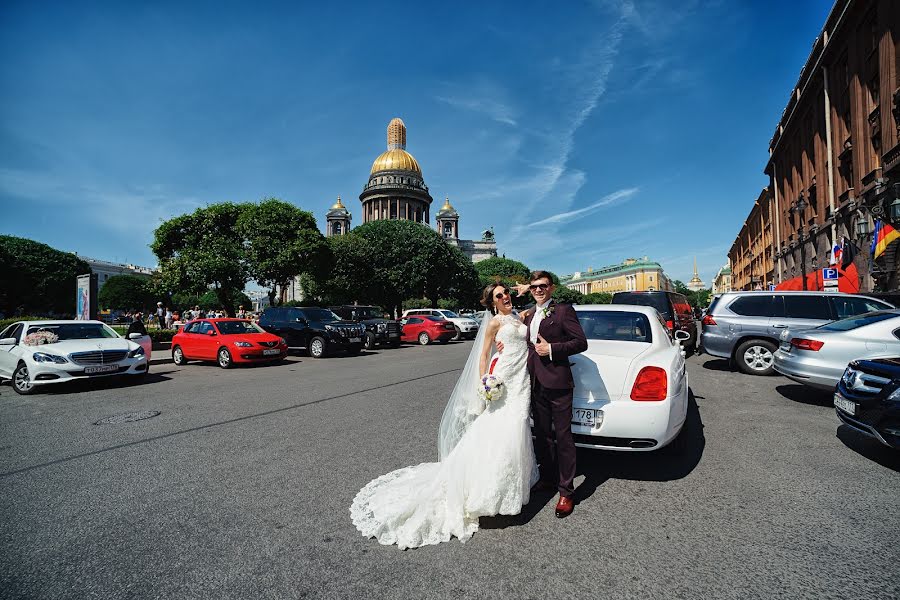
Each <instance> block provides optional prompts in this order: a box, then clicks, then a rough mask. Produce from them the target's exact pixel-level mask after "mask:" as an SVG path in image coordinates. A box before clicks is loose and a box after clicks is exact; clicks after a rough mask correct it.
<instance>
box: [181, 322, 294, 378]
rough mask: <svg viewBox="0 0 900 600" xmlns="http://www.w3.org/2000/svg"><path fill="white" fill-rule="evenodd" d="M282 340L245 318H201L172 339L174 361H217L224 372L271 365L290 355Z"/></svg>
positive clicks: (186, 326)
mask: <svg viewBox="0 0 900 600" xmlns="http://www.w3.org/2000/svg"><path fill="white" fill-rule="evenodd" d="M287 351H288V347H287V343H286V342H285V341H284V339H283V338H281V337H279V336H277V335H273V334H271V333H267V332H266V331H264V330H263V329H262V328H261V327H259V326H258V325H255V324H254V323H251V322H250V321H248V320H246V319H198V320H196V321H191V322H189V323H186V324H185V325H184V327H183V328H182V329H181V330H180V331H179V332H178V333H176V334H175V335H174V336H173V337H172V361H173V362H174V363H175V364H176V365H184V364H187V361H189V360H214V361H216V362H217V363H219V366H220V367H222V368H223V369H229V368H231V367H232V366H234V365H235V364H240V363H255V362H272V361H276V360H281V359H282V358H284V357H285V356H287Z"/></svg>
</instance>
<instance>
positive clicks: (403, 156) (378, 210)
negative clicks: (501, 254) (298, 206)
mask: <svg viewBox="0 0 900 600" xmlns="http://www.w3.org/2000/svg"><path fill="white" fill-rule="evenodd" d="M359 201H360V202H361V203H362V213H363V216H362V219H363V223H368V222H369V221H377V220H379V219H399V220H407V221H415V222H417V223H422V224H423V225H426V226H429V225H430V222H431V203H432V198H431V194H430V193H429V192H428V186H427V185H425V179H424V177H423V176H422V168H421V167H420V166H419V162H418V161H417V160H416V159H415V157H413V155H412V154H410V153H409V152H407V150H406V125H405V124H404V123H403V121H402V120H401V119H396V118H395V119H392V120H391V122H390V123H389V124H388V128H387V150H386V151H384V152H382V153H381V154H380V155H379V156H378V157H377V158H376V159H375V162H373V163H372V169H371V170H370V171H369V179H368V181H367V182H366V185H365V187H364V188H363V191H362V193H361V194H360V195H359ZM326 220H327V235H329V236H332V235H343V234H345V233H347V232H349V231H350V213H349V212H348V211H347V209H346V207H345V206H344V205H343V204H342V203H341V199H340V198H338V201H337V202H336V203H335V204H334V205H333V206H332V207H331V209H330V210H329V211H328V213H327V215H326ZM435 227H436V229H437V231H438V233H439V234H440V235H441V237H443V238H444V239H445V240H446V241H447V243H448V244H451V245H453V246H456V247H458V248H459V249H460V250H461V251H462V252H463V253H464V254H465V255H466V256H468V257H469V259H470V260H472V262H478V261H479V260H484V259H485V258H490V257H492V256H497V243H496V241H495V240H494V231H493V229H489V230H486V231H484V232H483V233H482V239H481V240H462V239H460V238H459V213H458V212H457V211H456V209H455V208H453V206H452V205H451V204H450V199H449V198H447V199H446V201H445V202H444V205H443V206H442V207H441V209H440V210H439V211H438V213H437V215H436V223H435Z"/></svg>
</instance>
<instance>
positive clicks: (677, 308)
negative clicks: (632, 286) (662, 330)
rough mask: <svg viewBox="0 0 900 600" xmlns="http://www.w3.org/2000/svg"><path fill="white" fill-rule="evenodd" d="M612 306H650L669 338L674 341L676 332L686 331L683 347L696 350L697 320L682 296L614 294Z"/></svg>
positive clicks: (634, 293) (632, 293) (670, 293)
mask: <svg viewBox="0 0 900 600" xmlns="http://www.w3.org/2000/svg"><path fill="white" fill-rule="evenodd" d="M612 303H613V304H633V305H636V306H651V307H653V308H655V309H656V310H658V311H659V314H661V315H662V317H663V320H664V321H665V323H666V328H667V329H668V330H669V337H671V338H672V339H673V340H674V339H675V337H674V336H675V332H676V331H686V332H687V333H688V334H689V336H690V337H688V338H687V339H686V340H685V342H684V345H685V346H686V347H688V348H690V349H691V350H692V351H696V350H697V338H698V335H697V334H698V332H697V320H696V319H695V317H694V309H693V308H691V305H690V303H689V302H688V300H687V298H685V297H684V295H683V294H679V293H677V292H664V291H653V292H616V293H615V294H613V297H612Z"/></svg>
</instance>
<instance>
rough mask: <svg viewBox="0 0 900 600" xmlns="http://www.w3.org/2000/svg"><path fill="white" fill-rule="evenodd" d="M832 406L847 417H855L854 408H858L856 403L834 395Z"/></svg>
mask: <svg viewBox="0 0 900 600" xmlns="http://www.w3.org/2000/svg"><path fill="white" fill-rule="evenodd" d="M834 405H835V407H837V408H839V409H841V410H842V411H844V412H845V413H847V414H848V415H855V414H856V407H857V406H859V405H858V404H857V403H856V402H853V401H852V400H847V399H846V398H844V397H843V396H841V395H840V394H835V395H834Z"/></svg>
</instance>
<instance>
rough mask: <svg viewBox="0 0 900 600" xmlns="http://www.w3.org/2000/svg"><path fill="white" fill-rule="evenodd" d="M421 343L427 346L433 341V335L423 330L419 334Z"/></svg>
mask: <svg viewBox="0 0 900 600" xmlns="http://www.w3.org/2000/svg"><path fill="white" fill-rule="evenodd" d="M419 343H420V344H422V345H423V346H427V345H428V344H430V343H431V337H429V335H428V334H427V333H425V332H424V331H423V332H422V333H420V334H419Z"/></svg>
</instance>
